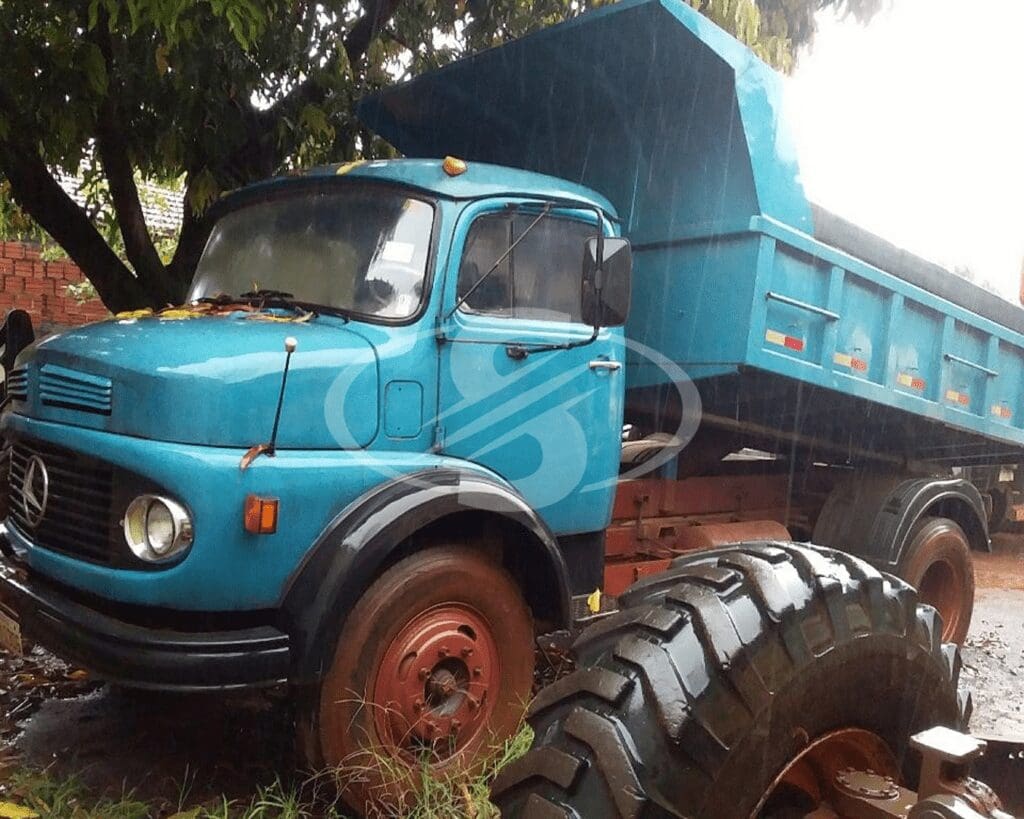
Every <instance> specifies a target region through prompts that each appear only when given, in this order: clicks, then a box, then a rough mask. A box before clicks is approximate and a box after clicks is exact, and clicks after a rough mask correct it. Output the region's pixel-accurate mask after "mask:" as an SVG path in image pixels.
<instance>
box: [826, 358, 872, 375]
mask: <svg viewBox="0 0 1024 819" xmlns="http://www.w3.org/2000/svg"><path fill="white" fill-rule="evenodd" d="M832 361H833V362H835V363H836V364H837V365H838V366H840V367H849V368H850V369H851V370H856V371H857V372H859V373H865V372H867V371H868V362H866V361H865V360H864V359H862V358H856V357H855V356H852V355H847V354H846V353H836V354H835V355H833V356H832Z"/></svg>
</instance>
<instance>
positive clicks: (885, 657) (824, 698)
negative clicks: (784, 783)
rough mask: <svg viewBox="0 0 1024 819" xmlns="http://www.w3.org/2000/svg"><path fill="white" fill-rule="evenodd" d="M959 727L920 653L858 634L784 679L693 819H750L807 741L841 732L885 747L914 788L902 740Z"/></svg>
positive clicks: (937, 673)
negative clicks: (853, 731)
mask: <svg viewBox="0 0 1024 819" xmlns="http://www.w3.org/2000/svg"><path fill="white" fill-rule="evenodd" d="M959 722H960V708H959V704H958V702H957V699H956V696H955V692H954V691H953V690H952V689H951V688H950V685H949V680H948V679H947V678H946V676H945V674H944V673H943V671H942V669H941V667H939V666H938V665H937V664H936V663H935V662H934V659H933V658H932V657H931V656H930V655H929V654H928V653H927V652H925V651H923V650H921V651H918V652H916V653H915V654H914V655H912V656H910V655H908V652H907V642H906V640H905V639H903V638H900V637H898V636H895V635H888V634H870V635H865V636H863V637H860V638H857V639H854V640H851V641H850V642H847V643H843V644H840V645H837V646H835V647H834V648H833V649H832V650H831V651H829V652H828V653H827V654H825V655H823V656H821V657H817V658H815V660H814V661H813V662H812V663H811V664H810V665H808V666H805V667H804V668H803V669H800V670H798V671H797V673H796V674H795V675H794V676H792V677H791V678H790V679H789V680H788V682H787V683H786V685H785V686H784V687H783V688H782V689H780V690H779V692H778V693H777V694H776V695H775V697H774V698H773V701H772V706H771V708H770V709H769V710H767V711H765V712H763V713H762V714H761V715H760V716H759V718H758V719H756V720H755V721H754V722H753V723H752V724H751V725H750V726H749V730H748V731H747V733H746V736H745V737H744V739H743V740H742V741H741V742H740V743H739V744H738V745H737V746H736V747H734V748H733V749H732V751H731V752H730V753H729V756H728V759H727V760H726V762H725V764H724V765H723V766H722V768H721V769H719V771H718V772H717V774H716V776H715V781H714V784H713V786H712V787H713V790H712V791H710V792H709V793H708V794H707V795H706V797H705V802H704V807H703V809H702V810H700V811H699V812H697V815H699V816H701V817H715V818H716V819H717V818H718V817H721V819H726V817H734V816H748V815H750V813H751V812H752V811H753V810H754V809H755V807H756V806H757V803H758V801H759V800H760V799H761V798H762V797H763V796H764V795H765V794H766V792H767V791H768V789H769V788H770V787H771V785H772V782H773V781H774V779H775V777H776V776H777V775H778V774H779V773H780V772H781V771H782V770H783V769H784V768H785V767H786V765H787V764H789V763H790V762H791V761H792V760H793V759H794V758H795V757H796V756H797V755H798V754H799V753H800V751H802V750H803V749H804V748H805V747H806V745H807V744H808V742H813V741H814V740H816V739H819V738H820V737H823V736H825V735H826V734H828V733H830V732H832V731H837V730H841V729H846V728H861V729H865V730H868V731H871V732H872V733H875V734H877V735H878V736H879V737H881V738H882V739H883V740H885V742H886V744H887V745H888V746H889V748H890V749H891V750H892V751H893V753H894V754H895V756H896V759H897V762H898V763H899V765H900V767H901V769H902V773H903V777H904V781H905V782H908V783H916V779H917V776H918V773H919V771H918V770H917V766H918V764H919V762H918V758H917V757H916V755H914V754H912V753H908V751H909V748H908V743H907V738H908V737H910V736H913V734H915V733H917V732H919V731H922V730H924V729H926V728H930V727H932V726H934V725H936V724H942V725H947V726H950V727H959ZM766 737H767V739H766Z"/></svg>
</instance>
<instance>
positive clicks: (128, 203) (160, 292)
mask: <svg viewBox="0 0 1024 819" xmlns="http://www.w3.org/2000/svg"><path fill="white" fill-rule="evenodd" d="M97 31H99V32H101V33H100V34H99V35H98V36H99V39H100V42H99V43H98V45H99V48H100V51H101V52H102V54H103V58H104V60H105V61H106V63H107V76H109V77H110V78H111V88H109V89H108V91H107V95H106V97H105V98H104V100H103V103H102V104H101V105H100V107H99V111H98V112H97V118H96V150H97V153H98V154H99V158H100V162H102V163H103V171H104V174H105V175H106V177H107V182H108V184H109V185H110V198H111V201H112V202H113V205H114V213H115V214H116V215H117V225H118V228H119V229H120V231H121V238H122V239H123V240H124V251H125V255H126V256H127V257H128V261H129V262H130V263H131V265H132V267H134V268H135V274H136V275H137V276H138V278H139V280H140V281H141V282H142V284H143V285H144V286H146V287H147V288H148V289H149V290H150V291H151V292H152V293H153V295H154V297H155V298H156V299H157V300H159V301H162V302H165V303H166V302H171V301H173V300H174V294H173V293H172V292H171V291H172V288H169V287H168V277H167V275H166V271H165V270H164V265H163V262H162V261H160V254H159V253H157V251H156V246H155V245H154V244H153V237H152V236H150V235H149V229H148V228H147V227H146V217H145V214H144V213H143V210H142V202H141V201H140V200H139V189H138V187H137V186H136V184H135V168H134V166H133V165H132V159H131V154H130V152H129V150H128V141H127V140H126V139H125V137H124V130H123V125H122V123H121V122H120V121H119V117H118V112H117V94H118V91H117V88H116V87H114V86H113V78H114V77H116V68H115V66H114V60H113V49H112V46H111V43H110V33H109V29H108V28H107V27H106V26H98V27H97Z"/></svg>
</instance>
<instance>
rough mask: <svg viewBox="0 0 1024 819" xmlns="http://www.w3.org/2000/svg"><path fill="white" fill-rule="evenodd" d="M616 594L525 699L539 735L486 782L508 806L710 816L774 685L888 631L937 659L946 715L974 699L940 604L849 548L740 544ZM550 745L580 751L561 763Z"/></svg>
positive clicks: (595, 817)
mask: <svg viewBox="0 0 1024 819" xmlns="http://www.w3.org/2000/svg"><path fill="white" fill-rule="evenodd" d="M619 602H620V605H623V606H625V607H626V608H625V609H624V610H623V611H620V612H618V613H617V614H615V615H612V616H610V617H608V618H606V619H605V620H603V621H599V622H598V623H596V624H594V625H593V626H591V627H590V628H589V629H587V630H586V631H585V632H584V633H583V634H582V635H581V636H580V638H579V639H578V640H577V642H576V644H575V650H576V652H577V654H578V656H579V658H580V663H581V667H580V670H578V671H576V672H574V673H573V674H572V675H570V676H568V677H566V678H564V679H563V680H560V681H559V682H557V683H555V684H553V685H552V686H550V687H549V688H548V689H546V690H545V691H544V692H542V693H541V694H540V696H539V697H538V698H537V701H536V702H535V703H534V705H533V707H532V708H531V711H530V715H529V720H530V723H531V725H532V726H533V728H534V731H535V734H536V740H535V749H534V750H532V751H531V752H529V753H528V754H527V755H526V756H525V757H524V758H523V759H521V760H519V761H517V762H515V763H513V764H512V765H510V766H509V767H508V768H506V769H505V771H504V772H503V773H502V774H501V776H500V777H499V778H498V780H497V781H496V782H495V786H494V798H495V801H496V802H497V804H498V805H499V806H500V807H501V808H502V815H503V816H504V817H506V819H511V817H519V816H528V817H534V816H536V817H544V819H546V817H548V816H552V817H554V816H570V817H572V816H586V817H588V819H627V817H628V819H639V817H643V818H644V819H650V818H651V817H672V816H682V815H688V816H689V815H695V816H696V815H704V813H705V808H707V813H709V814H712V815H713V814H714V813H715V806H714V802H713V800H714V796H713V795H712V794H714V793H715V785H716V779H717V777H718V776H719V772H720V770H721V769H722V766H723V765H724V764H725V762H726V760H727V758H728V757H729V755H730V753H732V752H733V750H734V749H735V748H738V747H741V743H742V742H744V741H745V739H746V740H749V736H748V735H749V734H750V729H751V728H752V726H753V725H754V723H755V721H756V720H757V719H758V718H759V716H762V715H764V714H766V713H769V712H770V711H771V709H772V708H773V702H774V701H773V697H774V696H775V694H776V692H777V691H778V690H779V686H780V685H783V684H786V683H787V682H791V681H792V680H795V679H798V678H799V677H800V676H801V674H802V673H803V672H802V669H803V668H804V667H805V666H808V665H809V664H812V663H815V662H817V661H818V659H819V658H820V657H821V656H823V655H825V654H827V653H828V652H830V651H833V650H835V649H836V648H837V647H839V646H844V645H850V650H857V649H856V647H857V646H859V645H861V643H856V641H858V640H862V638H865V637H870V638H872V639H875V638H877V639H882V640H888V641H890V643H889V645H891V641H892V640H899V641H900V642H901V643H902V644H903V645H904V646H905V648H903V649H900V650H899V651H898V652H897V654H899V655H900V656H903V657H909V658H917V660H916V661H919V662H923V663H926V664H927V666H928V667H929V668H931V669H932V672H930V673H934V674H935V675H936V677H938V678H939V679H941V680H942V682H944V683H945V686H943V685H939V686H937V687H939V688H943V691H941V692H940V693H939V695H937V696H939V697H940V699H942V703H943V708H945V709H946V710H945V712H944V713H948V714H949V717H948V718H947V719H946V721H947V723H950V724H953V725H954V727H958V726H957V725H956V724H955V723H957V722H958V721H959V722H960V724H962V717H963V715H964V710H963V709H967V708H969V698H961V700H960V705H961V710H959V711H958V710H957V705H956V703H957V699H956V691H955V686H956V684H957V682H958V679H959V674H960V661H959V655H958V654H957V652H956V650H955V647H952V646H943V645H942V644H941V640H940V636H941V621H940V620H939V618H938V617H937V615H936V613H935V611H934V610H933V609H931V608H930V607H928V606H920V605H918V603H917V598H916V594H915V593H914V591H913V590H912V589H911V588H910V587H909V586H907V585H906V584H904V583H902V581H900V580H898V579H895V578H891V577H888V576H885V575H882V574H880V573H879V572H878V571H876V570H875V569H874V568H872V567H871V566H869V565H868V564H867V563H865V562H863V561H861V560H859V559H857V558H855V557H851V556H849V555H844V554H841V553H838V552H834V551H831V550H826V549H818V548H816V547H809V546H802V545H796V544H784V543H775V542H765V543H750V544H742V545H739V546H737V547H731V548H729V549H722V550H715V551H713V552H708V553H704V554H701V555H699V556H695V557H694V558H692V559H681V560H677V561H675V562H674V564H673V567H672V568H671V569H669V570H668V571H667V572H665V573H663V574H662V575H660V576H656V577H652V578H649V579H647V580H645V581H641V582H640V583H638V584H636V585H635V586H634V587H633V588H631V589H630V590H629V591H627V592H626V593H625V594H624V595H622V596H621V597H620V598H619ZM854 643H856V645H852V644H854ZM947 689H948V690H947ZM552 750H557V751H558V752H559V753H561V754H564V755H565V756H569V757H571V758H572V759H574V760H576V761H577V762H579V767H578V768H573V771H574V774H573V776H572V777H569V776H568V775H567V774H566V771H568V770H569V766H568V764H567V763H566V762H565V761H564V760H563V761H562V763H561V764H560V765H556V764H554V763H553V762H551V761H549V760H555V759H561V757H554V756H551V755H550V753H549V752H550V751H552ZM542 754H543V756H542ZM566 782H568V783H569V784H566ZM718 797H719V798H721V794H720V793H719V794H718ZM708 800H712V801H708Z"/></svg>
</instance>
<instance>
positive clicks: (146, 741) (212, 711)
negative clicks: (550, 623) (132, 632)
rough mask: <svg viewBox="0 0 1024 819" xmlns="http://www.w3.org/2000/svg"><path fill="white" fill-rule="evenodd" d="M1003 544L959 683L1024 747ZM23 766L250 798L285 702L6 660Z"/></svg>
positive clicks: (1016, 567) (980, 573)
mask: <svg viewBox="0 0 1024 819" xmlns="http://www.w3.org/2000/svg"><path fill="white" fill-rule="evenodd" d="M996 545H997V546H998V549H999V551H998V553H997V554H994V555H979V556H978V560H977V581H978V590H977V596H976V605H975V613H974V618H973V622H972V626H971V633H970V635H969V637H968V641H967V644H966V646H965V647H964V652H963V658H964V670H963V675H964V677H963V679H964V681H965V682H966V683H967V684H968V685H969V686H970V687H971V688H972V690H973V692H974V705H975V707H974V718H973V720H972V725H971V728H972V730H974V731H975V732H977V733H979V734H982V735H990V736H1004V737H1013V736H1022V737H1024V697H1022V691H1024V535H1014V536H997V539H996ZM539 659H540V658H539ZM550 659H551V658H550V657H547V658H546V660H547V661H548V662H550ZM26 763H27V764H28V765H30V766H33V767H47V768H49V769H50V770H51V772H52V773H53V774H54V775H55V776H61V775H65V774H72V773H73V774H75V775H76V776H78V777H80V779H81V780H82V781H83V782H84V783H85V784H87V785H90V786H92V787H95V788H98V789H99V790H110V789H114V790H117V791H121V790H122V789H124V788H125V787H127V789H129V790H134V792H135V795H136V797H137V798H140V799H145V800H147V801H152V800H155V801H156V802H157V803H159V802H160V801H161V800H163V801H164V802H165V804H167V805H169V806H172V805H174V804H176V803H177V802H178V801H179V800H180V799H181V796H182V794H183V793H187V794H188V801H189V802H191V803H192V804H197V803H200V802H203V801H206V800H208V799H211V798H214V797H216V796H217V795H219V794H222V793H223V794H225V795H226V796H227V797H228V798H229V799H232V798H246V799H248V797H249V796H250V795H251V793H252V790H253V784H254V783H264V784H265V783H267V782H270V781H273V779H274V778H275V777H276V776H281V777H282V778H284V779H285V780H286V781H287V780H288V778H289V777H293V776H294V774H293V772H294V770H295V757H294V753H293V742H292V728H291V718H290V712H289V709H288V707H287V703H286V701H285V692H284V691H281V690H270V691H267V692H259V693H255V694H245V695H231V696H225V695H187V696H184V695H167V694H159V693H153V692H133V691H127V690H124V689H120V688H117V687H112V686H109V685H99V684H98V683H96V682H93V681H90V680H89V679H88V678H87V677H86V675H84V673H83V672H81V671H79V670H78V669H75V668H69V667H67V666H65V665H64V664H62V663H60V662H59V661H57V660H54V659H53V658H52V657H50V656H49V655H47V654H45V653H44V652H41V651H39V650H36V652H35V653H34V654H32V655H30V656H29V657H26V658H18V659H15V658H12V657H10V656H9V655H6V654H4V653H3V652H2V651H0V781H2V780H3V778H4V776H3V773H4V770H5V768H13V767H14V766H15V765H23V764H26ZM293 781H294V780H293Z"/></svg>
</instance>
